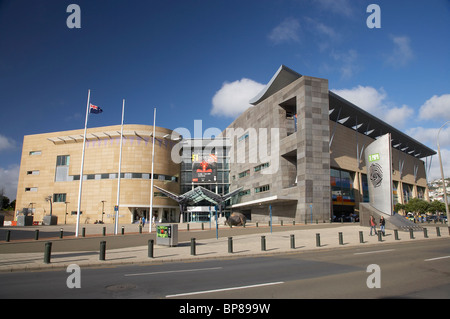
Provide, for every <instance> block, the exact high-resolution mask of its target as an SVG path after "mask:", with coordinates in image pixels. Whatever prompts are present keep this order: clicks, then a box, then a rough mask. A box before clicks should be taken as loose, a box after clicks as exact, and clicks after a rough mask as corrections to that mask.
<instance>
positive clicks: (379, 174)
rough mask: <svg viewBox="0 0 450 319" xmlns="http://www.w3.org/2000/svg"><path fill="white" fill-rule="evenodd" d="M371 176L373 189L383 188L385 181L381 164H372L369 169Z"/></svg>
mask: <svg viewBox="0 0 450 319" xmlns="http://www.w3.org/2000/svg"><path fill="white" fill-rule="evenodd" d="M369 175H370V180H371V181H372V185H373V187H375V188H377V187H379V186H381V182H382V181H383V170H382V169H381V165H380V164H377V163H373V164H371V165H370V167H369Z"/></svg>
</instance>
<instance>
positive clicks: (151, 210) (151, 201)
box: [148, 108, 156, 233]
mask: <svg viewBox="0 0 450 319" xmlns="http://www.w3.org/2000/svg"><path fill="white" fill-rule="evenodd" d="M155 124H156V108H155V109H154V111H153V136H152V138H153V146H152V179H151V182H150V214H149V216H150V220H149V226H148V231H149V233H151V232H152V223H153V166H154V164H155Z"/></svg>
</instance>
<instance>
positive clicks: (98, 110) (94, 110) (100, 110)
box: [89, 104, 103, 114]
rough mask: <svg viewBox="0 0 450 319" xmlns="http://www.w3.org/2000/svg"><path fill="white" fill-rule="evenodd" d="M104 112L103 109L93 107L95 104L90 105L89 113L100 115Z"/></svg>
mask: <svg viewBox="0 0 450 319" xmlns="http://www.w3.org/2000/svg"><path fill="white" fill-rule="evenodd" d="M102 112H103V110H102V109H101V108H99V107H98V106H97V105H93V104H91V105H90V108H89V113H93V114H100V113H102Z"/></svg>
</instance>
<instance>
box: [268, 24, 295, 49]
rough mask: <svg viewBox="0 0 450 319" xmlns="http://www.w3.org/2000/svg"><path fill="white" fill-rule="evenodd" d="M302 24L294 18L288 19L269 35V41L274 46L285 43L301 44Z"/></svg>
mask: <svg viewBox="0 0 450 319" xmlns="http://www.w3.org/2000/svg"><path fill="white" fill-rule="evenodd" d="M299 31H300V23H299V22H298V20H296V19H294V18H286V19H285V20H284V21H283V22H281V23H280V24H279V25H278V26H276V27H275V28H274V29H273V30H272V31H271V32H270V33H269V35H268V38H269V40H270V41H271V42H272V43H274V44H281V43H284V42H300V38H299V35H298V33H299Z"/></svg>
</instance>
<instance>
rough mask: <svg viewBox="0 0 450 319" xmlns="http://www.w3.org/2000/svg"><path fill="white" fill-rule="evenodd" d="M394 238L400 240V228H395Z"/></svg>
mask: <svg viewBox="0 0 450 319" xmlns="http://www.w3.org/2000/svg"><path fill="white" fill-rule="evenodd" d="M394 238H395V240H400V239H399V238H398V229H394Z"/></svg>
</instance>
